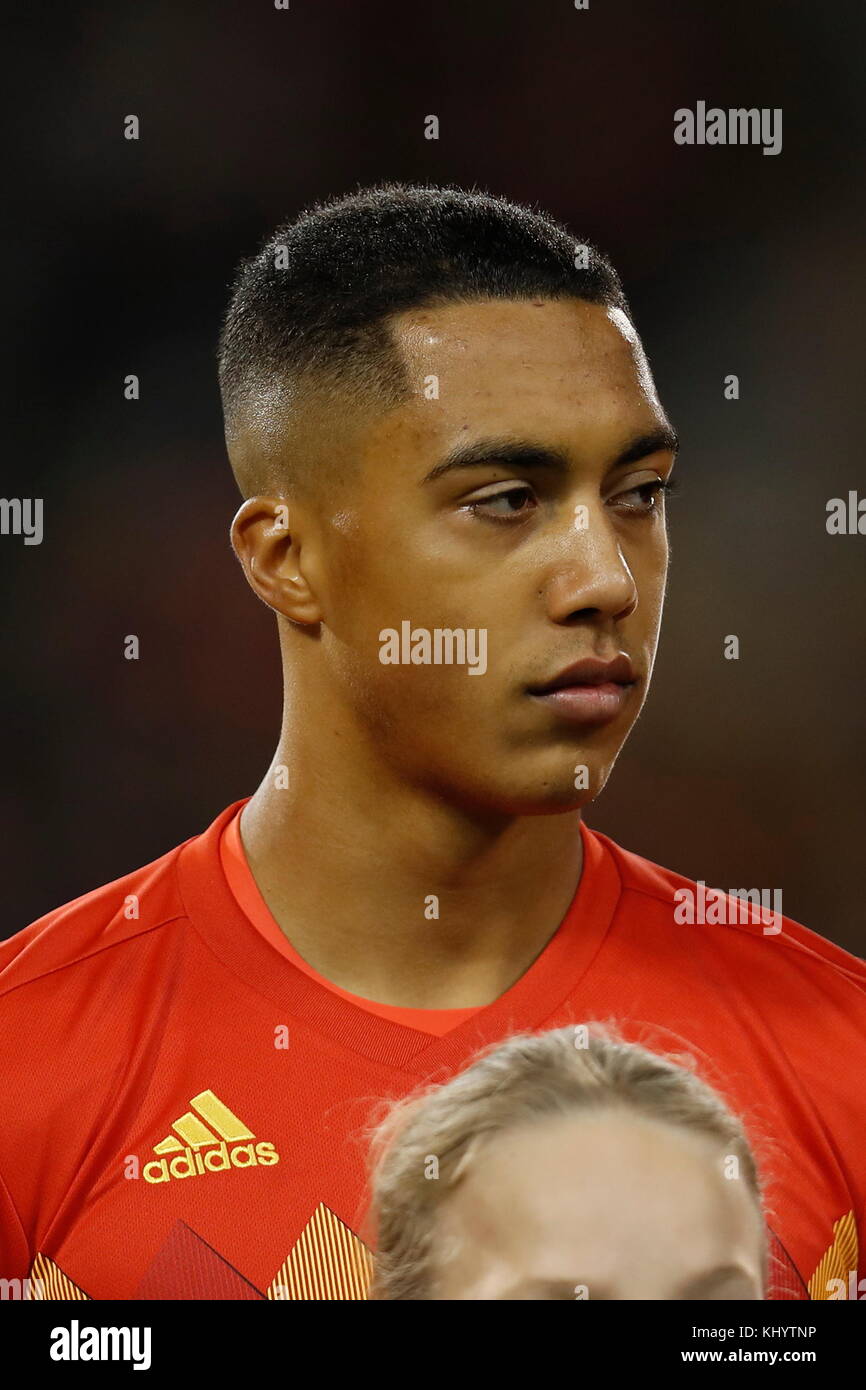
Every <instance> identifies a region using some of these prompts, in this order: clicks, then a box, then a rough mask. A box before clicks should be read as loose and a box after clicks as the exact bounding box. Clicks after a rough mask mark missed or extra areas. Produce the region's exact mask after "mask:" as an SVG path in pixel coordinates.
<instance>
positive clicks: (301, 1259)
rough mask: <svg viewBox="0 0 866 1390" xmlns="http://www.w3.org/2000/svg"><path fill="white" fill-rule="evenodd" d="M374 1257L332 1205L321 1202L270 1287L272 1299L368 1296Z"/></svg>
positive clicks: (326, 1298)
mask: <svg viewBox="0 0 866 1390" xmlns="http://www.w3.org/2000/svg"><path fill="white" fill-rule="evenodd" d="M372 1278H373V1256H372V1253H371V1251H370V1250H369V1248H368V1247H367V1246H366V1245H365V1244H364V1242H363V1241H362V1240H361V1239H360V1238H359V1237H358V1236H356V1235H355V1232H354V1231H352V1230H350V1229H349V1227H348V1226H346V1225H345V1224H344V1223H343V1222H342V1221H341V1220H340V1218H339V1217H338V1216H335V1215H334V1213H333V1212H332V1211H331V1209H330V1207H326V1206H325V1204H324V1202H320V1203H319V1205H318V1206H317V1207H316V1210H315V1211H314V1212H313V1214H312V1216H311V1217H310V1219H309V1221H308V1222H307V1224H306V1226H305V1227H304V1229H303V1231H302V1232H301V1234H300V1235H299V1236H298V1239H297V1240H296V1241H295V1244H294V1245H293V1247H292V1250H291V1253H290V1255H289V1257H288V1259H287V1260H284V1261H283V1264H282V1265H281V1266H280V1269H279V1272H278V1273H277V1276H276V1278H275V1279H274V1281H273V1283H272V1284H271V1286H270V1288H269V1289H268V1298H272V1299H280V1300H283V1299H292V1300H293V1299H325V1300H331V1299H342V1300H347V1299H348V1300H359V1299H366V1297H367V1293H368V1290H369V1288H370V1284H371V1282H372Z"/></svg>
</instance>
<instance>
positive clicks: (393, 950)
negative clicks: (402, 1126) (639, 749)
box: [241, 723, 582, 1008]
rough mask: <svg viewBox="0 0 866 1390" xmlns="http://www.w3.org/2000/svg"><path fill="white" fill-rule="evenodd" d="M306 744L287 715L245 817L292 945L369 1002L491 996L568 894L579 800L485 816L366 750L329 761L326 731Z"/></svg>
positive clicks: (552, 922)
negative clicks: (569, 806) (572, 807)
mask: <svg viewBox="0 0 866 1390" xmlns="http://www.w3.org/2000/svg"><path fill="white" fill-rule="evenodd" d="M335 742H337V741H336V740H335ZM311 745H312V740H311V736H310V734H309V733H306V735H305V733H304V731H303V729H301V728H297V727H296V728H291V727H289V726H288V724H287V723H284V728H283V732H282V735H281V738H280V743H279V746H278V748H277V751H276V753H275V755H274V759H273V762H272V764H271V767H270V768H269V770H268V773H267V774H266V776H265V778H264V779H263V781H262V783H261V785H260V786H259V788H258V790H257V791H256V792H255V794H254V796H253V797H252V798H251V800H250V801H249V803H248V804H247V806H246V807H245V808H244V812H243V815H242V818H241V836H242V839H243V844H244V849H245V851H246V854H247V858H248V860H249V863H250V868H251V870H252V873H253V876H254V878H255V880H256V882H257V884H258V887H259V890H260V892H261V894H262V896H263V898H264V900H265V902H266V903H267V905H268V908H269V909H270V911H271V913H272V915H273V916H274V918H275V919H276V921H277V923H278V924H279V926H280V927H281V929H282V930H283V931H284V932H285V934H286V936H287V937H288V939H289V940H290V941H291V943H292V945H293V946H294V948H295V950H297V951H298V952H299V954H300V955H301V956H303V958H304V959H305V960H306V961H307V962H308V964H310V965H311V966H312V967H313V969H314V970H317V971H318V972H319V973H320V974H322V975H324V976H325V978H326V979H329V980H331V981H332V983H334V984H336V985H339V986H340V987H341V988H343V989H347V990H349V991H351V992H352V993H354V994H358V995H360V996H362V997H363V998H367V999H372V1000H375V1001H377V1002H379V1003H384V1004H392V1005H397V1006H403V1007H406V1008H462V1007H470V1006H473V1005H477V1006H482V1005H485V1004H489V1003H491V1002H492V1001H493V1000H494V999H496V998H498V997H499V995H500V994H502V993H503V992H504V991H505V990H506V989H508V988H509V987H510V986H511V985H512V984H514V982H515V981H516V980H518V979H519V978H520V976H521V975H523V974H524V972H525V971H526V970H527V969H528V968H529V966H530V965H531V964H532V962H533V961H534V960H535V958H536V957H537V956H538V955H539V954H540V952H541V951H542V950H543V949H544V947H545V945H546V944H547V942H548V941H549V940H550V938H551V936H552V935H553V934H554V932H555V931H556V928H557V927H558V925H559V923H560V922H561V921H562V919H563V917H564V916H565V913H566V911H567V910H568V907H569V905H570V903H571V900H572V898H573V897H574V893H575V891H576V888H577V884H578V881H579V879H580V872H581V861H582V846H581V840H580V832H579V820H580V813H579V811H573V812H565V813H561V814H557V815H538V816H497V817H493V816H489V815H488V816H484V817H482V816H479V815H478V814H477V813H475V814H470V813H468V812H467V811H466V810H461V809H460V808H458V807H455V806H453V805H449V804H448V803H446V802H445V801H444V800H443V799H442V798H441V797H435V796H433V795H432V794H430V793H429V792H426V791H425V790H424V789H423V788H419V787H418V786H416V785H408V784H407V783H405V782H400V781H398V780H397V778H396V776H395V774H394V772H393V770H392V769H389V768H388V767H386V766H385V765H383V764H382V762H381V761H377V760H374V759H373V757H372V756H368V757H367V758H364V757H360V758H357V759H353V758H349V757H347V756H346V752H347V750H346V749H345V748H344V747H343V746H342V744H340V745H339V747H338V756H334V757H333V758H332V759H330V760H329V759H328V758H324V759H323V756H322V753H323V750H322V740H321V732H319V734H318V735H317V738H316V740H315V747H313V746H311ZM281 768H286V769H288V771H287V773H286V774H285V775H284V776H282V777H281V776H280V775H279V770H280V769H281ZM284 783H287V785H284Z"/></svg>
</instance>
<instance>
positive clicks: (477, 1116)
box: [370, 1024, 763, 1301]
mask: <svg viewBox="0 0 866 1390" xmlns="http://www.w3.org/2000/svg"><path fill="white" fill-rule="evenodd" d="M683 1060H685V1061H686V1062H687V1065H682V1061H683ZM690 1063H691V1059H677V1060H674V1059H673V1058H672V1057H665V1056H660V1055H657V1054H656V1053H654V1052H650V1051H648V1050H647V1049H646V1048H644V1047H641V1046H639V1045H638V1044H635V1043H627V1042H625V1041H623V1040H622V1039H621V1038H620V1037H619V1036H618V1035H617V1034H616V1031H615V1030H614V1029H613V1028H612V1027H611V1026H610V1025H607V1026H601V1025H598V1024H594V1025H591V1031H589V1030H588V1029H587V1027H586V1026H584V1025H581V1026H579V1027H567V1028H558V1029H553V1030H550V1031H548V1032H544V1033H521V1034H516V1035H515V1036H513V1037H511V1038H509V1039H507V1041H505V1042H500V1043H496V1044H495V1045H494V1046H492V1047H488V1048H485V1049H484V1050H483V1051H482V1052H481V1053H479V1054H478V1055H477V1057H476V1058H475V1059H474V1060H473V1061H472V1063H471V1064H470V1065H469V1066H468V1067H467V1068H466V1070H465V1071H463V1072H461V1073H460V1074H459V1075H458V1076H456V1077H454V1078H453V1080H451V1081H449V1082H447V1083H446V1084H444V1085H435V1086H428V1087H425V1089H424V1090H423V1091H422V1092H420V1093H416V1094H414V1095H412V1096H409V1097H408V1098H406V1099H404V1100H400V1101H397V1102H396V1103H394V1104H392V1105H391V1106H390V1107H389V1109H388V1111H387V1114H386V1116H385V1118H384V1119H383V1120H382V1121H381V1123H380V1124H379V1125H378V1126H377V1127H376V1129H375V1130H374V1131H373V1134H372V1140H371V1146H370V1160H371V1189H372V1204H371V1213H370V1215H371V1219H372V1222H373V1226H374V1239H375V1242H376V1246H377V1255H376V1259H375V1271H374V1278H373V1285H372V1288H371V1290H370V1298H372V1299H380V1300H389V1301H394V1300H406V1299H408V1300H423V1299H429V1298H431V1297H432V1296H433V1288H434V1283H435V1278H434V1259H433V1237H434V1232H435V1227H436V1216H437V1211H438V1208H439V1207H440V1206H441V1205H442V1204H443V1202H444V1201H445V1200H446V1198H447V1196H448V1194H449V1193H451V1192H453V1191H454V1189H455V1187H456V1186H457V1185H458V1183H459V1182H460V1181H461V1180H462V1179H463V1178H464V1177H465V1175H466V1173H467V1171H468V1170H469V1168H470V1167H471V1165H472V1164H473V1162H474V1160H475V1158H476V1156H477V1154H478V1151H479V1149H480V1148H481V1146H482V1145H483V1144H485V1143H486V1142H487V1141H489V1140H490V1139H491V1138H492V1137H493V1136H495V1135H497V1134H501V1133H503V1132H504V1131H505V1130H509V1129H512V1128H514V1127H515V1126H517V1125H519V1124H525V1123H527V1122H531V1121H533V1120H536V1119H540V1118H542V1117H545V1118H549V1117H553V1116H561V1115H573V1114H575V1113H586V1112H589V1111H598V1110H601V1109H617V1110H620V1111H622V1110H626V1111H629V1112H631V1113H633V1114H636V1115H640V1116H642V1117H644V1118H647V1119H651V1120H655V1121H659V1122H662V1123H665V1124H669V1125H674V1126H677V1127H679V1128H681V1129H684V1130H688V1131H690V1132H691V1133H693V1134H699V1135H703V1136H705V1137H706V1138H708V1139H711V1140H713V1141H715V1142H717V1143H718V1144H719V1145H720V1146H721V1148H722V1151H723V1152H724V1153H725V1154H726V1155H728V1154H731V1155H735V1156H736V1157H737V1159H738V1160H739V1164H740V1171H741V1174H742V1176H743V1177H744V1178H745V1180H746V1182H747V1184H748V1187H749V1189H750V1191H751V1193H752V1195H753V1196H754V1198H755V1201H756V1203H757V1206H758V1208H759V1211H760V1212H761V1213H762V1214H763V1196H762V1189H761V1181H760V1177H759V1174H758V1169H757V1164H756V1162H755V1159H754V1156H753V1154H752V1150H751V1148H750V1146H749V1142H748V1140H747V1138H746V1134H745V1131H744V1129H743V1127H742V1125H741V1123H740V1121H739V1120H738V1119H737V1118H736V1116H735V1115H734V1114H733V1113H732V1112H731V1111H730V1110H729V1109H728V1107H727V1105H726V1104H725V1103H724V1101H723V1100H722V1098H721V1097H720V1096H719V1095H718V1094H717V1093H716V1092H715V1091H714V1090H712V1089H711V1087H710V1086H708V1085H707V1084H706V1083H705V1082H704V1081H702V1080H701V1079H700V1078H699V1077H698V1076H697V1075H696V1073H695V1072H694V1071H693V1070H691V1069H690V1065H688V1064H690ZM431 1162H432V1163H433V1164H434V1165H435V1174H436V1177H437V1178H438V1181H430V1178H429V1165H430V1164H431Z"/></svg>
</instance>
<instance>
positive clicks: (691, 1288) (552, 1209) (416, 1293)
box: [370, 1026, 767, 1300]
mask: <svg viewBox="0 0 866 1390" xmlns="http://www.w3.org/2000/svg"><path fill="white" fill-rule="evenodd" d="M371 1162H372V1205H371V1218H372V1221H373V1224H374V1228H375V1235H374V1238H375V1242H376V1245H377V1254H376V1259H375V1272H374V1279H373V1285H372V1289H371V1294H370V1296H371V1298H374V1299H381V1300H399V1299H408V1300H426V1299H557V1298H558V1299H562V1298H571V1299H575V1298H577V1299H580V1298H590V1299H645V1298H648V1299H760V1298H763V1297H764V1293H765V1287H766V1278H767V1243H766V1229H765V1224H764V1212H763V1201H762V1192H761V1183H760V1178H759V1175H758V1170H757V1166H756V1163H755V1159H754V1156H753V1154H752V1151H751V1149H750V1147H749V1143H748V1140H747V1138H746V1135H745V1132H744V1130H743V1127H742V1125H741V1123H740V1121H739V1120H738V1119H737V1118H736V1117H735V1116H734V1115H733V1114H732V1112H731V1111H730V1110H729V1109H728V1107H727V1106H726V1104H725V1103H724V1101H723V1100H722V1099H721V1097H720V1096H719V1095H717V1093H716V1092H715V1091H714V1090H712V1089H711V1088H710V1087H709V1086H708V1085H706V1084H705V1083H704V1082H703V1081H702V1080H701V1079H700V1078H699V1077H698V1076H697V1075H696V1074H695V1072H694V1071H692V1070H691V1069H690V1068H689V1067H688V1066H683V1065H680V1064H679V1063H678V1062H676V1061H674V1060H673V1059H671V1058H667V1057H663V1056H659V1055H656V1054H655V1053H652V1052H650V1051H648V1050H647V1049H645V1048H644V1047H640V1046H637V1045H635V1044H631V1043H626V1042H624V1041H622V1040H621V1039H620V1038H619V1037H617V1035H616V1033H615V1031H613V1030H611V1029H610V1028H599V1027H597V1026H593V1027H592V1028H591V1029H587V1028H586V1027H583V1026H580V1027H567V1028H559V1029H556V1030H554V1031H550V1032H547V1033H539V1034H521V1035H518V1036H515V1037H512V1038H510V1039H508V1040H507V1041H506V1042H503V1043H500V1044H497V1045H496V1046H494V1047H492V1048H488V1049H486V1050H485V1051H484V1052H482V1053H481V1054H480V1055H479V1056H478V1057H477V1058H476V1060H475V1061H474V1062H473V1063H472V1064H471V1065H470V1066H469V1067H468V1068H467V1069H466V1070H465V1071H463V1072H462V1073H460V1074H459V1075H458V1076H456V1077H455V1078H454V1079H453V1080H451V1081H450V1082H448V1083H447V1084H445V1085H440V1086H435V1087H428V1088H427V1089H426V1090H425V1091H424V1092H423V1093H421V1094H418V1095H415V1096H411V1097H409V1098H408V1099H406V1100H403V1101H400V1102H397V1103H396V1104H395V1105H393V1106H392V1107H391V1108H390V1110H389V1112H388V1114H387V1116H386V1118H385V1119H384V1121H383V1122H382V1123H381V1124H380V1125H379V1126H378V1128H377V1129H376V1131H375V1132H374V1135H373V1142H372V1145H371Z"/></svg>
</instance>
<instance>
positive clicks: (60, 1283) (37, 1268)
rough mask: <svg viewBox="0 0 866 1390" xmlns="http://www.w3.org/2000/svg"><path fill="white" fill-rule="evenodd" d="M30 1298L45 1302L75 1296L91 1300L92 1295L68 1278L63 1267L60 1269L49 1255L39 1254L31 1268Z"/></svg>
mask: <svg viewBox="0 0 866 1390" xmlns="http://www.w3.org/2000/svg"><path fill="white" fill-rule="evenodd" d="M28 1279H29V1298H30V1301H31V1302H33V1303H37V1302H38V1303H45V1302H48V1301H49V1300H51V1301H53V1300H54V1299H58V1298H60V1299H66V1298H75V1299H83V1300H84V1301H85V1302H88V1303H89V1302H90V1295H89V1294H86V1293H84V1291H83V1290H82V1289H80V1288H79V1287H78V1285H77V1284H73V1282H72V1280H71V1279H67V1277H66V1275H65V1274H64V1273H63V1270H62V1269H58V1268H57V1265H56V1264H55V1263H54V1261H53V1260H50V1259H49V1258H48V1256H47V1255H37V1256H36V1259H35V1260H34V1261H33V1265H32V1267H31V1269H30V1274H29V1276H28Z"/></svg>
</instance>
